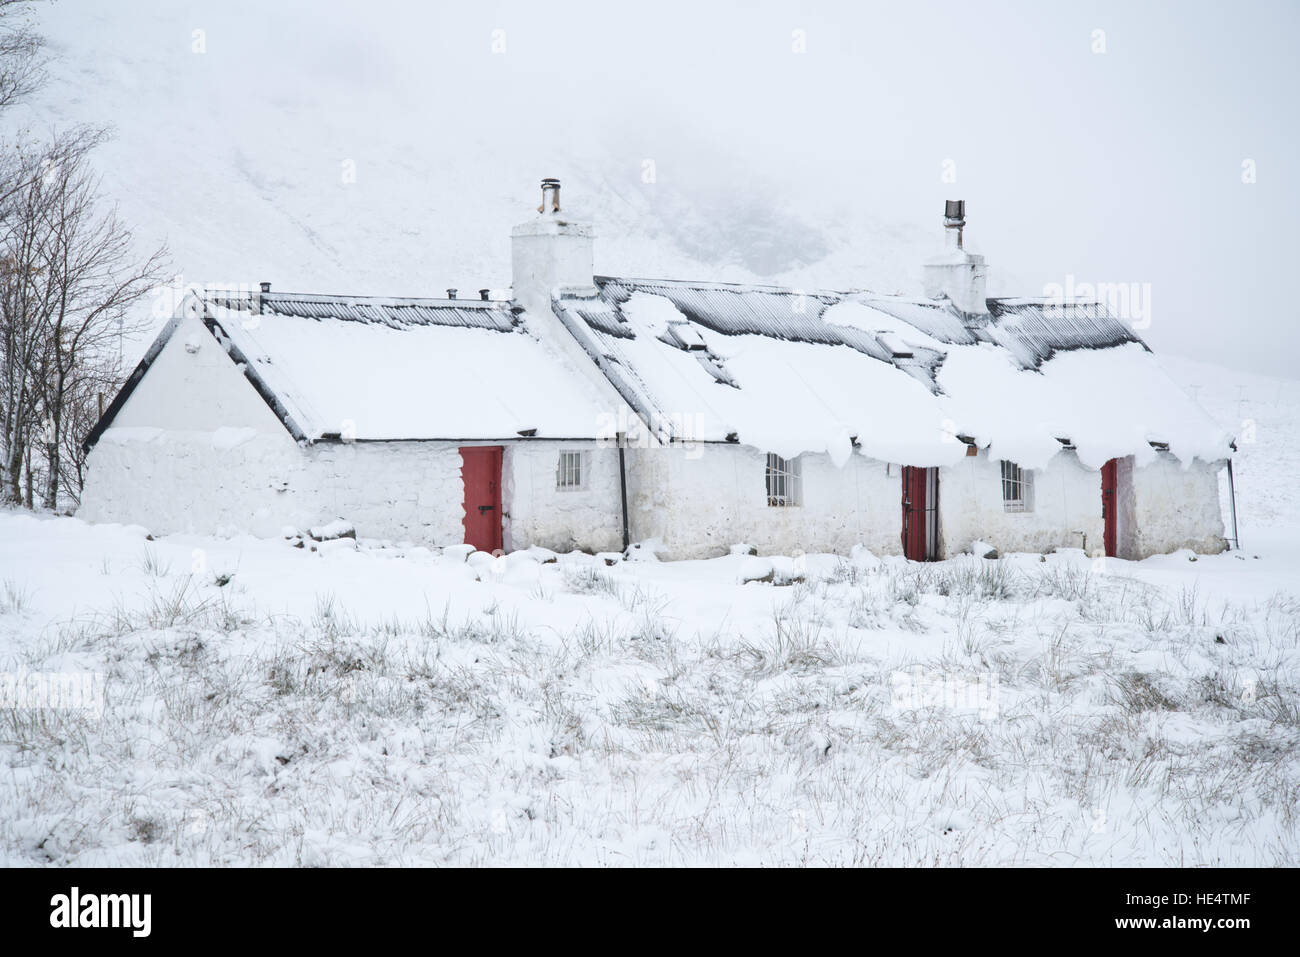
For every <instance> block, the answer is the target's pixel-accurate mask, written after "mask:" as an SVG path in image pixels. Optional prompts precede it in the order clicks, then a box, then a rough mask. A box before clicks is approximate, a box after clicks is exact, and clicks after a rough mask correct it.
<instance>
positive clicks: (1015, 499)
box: [1002, 459, 1034, 512]
mask: <svg viewBox="0 0 1300 957" xmlns="http://www.w3.org/2000/svg"><path fill="white" fill-rule="evenodd" d="M1033 498H1034V473H1033V472H1027V471H1025V470H1024V469H1022V468H1021V467H1020V466H1019V465H1017V464H1016V463H1015V462H1008V461H1007V460H1006V459H1003V460H1002V508H1003V509H1004V510H1005V511H1008V512H1028V511H1030V510H1031V509H1032V508H1033Z"/></svg>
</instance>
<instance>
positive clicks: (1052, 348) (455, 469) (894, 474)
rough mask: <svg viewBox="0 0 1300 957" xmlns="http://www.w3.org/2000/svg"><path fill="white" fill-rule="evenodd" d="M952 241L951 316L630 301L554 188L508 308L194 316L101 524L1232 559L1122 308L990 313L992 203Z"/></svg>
mask: <svg viewBox="0 0 1300 957" xmlns="http://www.w3.org/2000/svg"><path fill="white" fill-rule="evenodd" d="M944 225H945V232H946V234H947V236H948V237H949V241H948V248H947V249H946V250H945V252H944V253H943V254H942V255H940V256H937V257H936V258H935V259H933V260H931V261H930V262H929V263H927V264H926V265H925V274H924V275H925V286H926V292H927V294H928V296H929V298H927V299H923V300H915V299H906V298H898V297H889V296H878V295H874V294H872V293H869V292H808V293H805V292H800V291H795V290H790V289H781V288H775V287H759V286H735V285H726V284H719V283H696V282H682V281H676V280H649V279H627V278H611V277H602V276H595V275H593V234H592V230H591V228H590V226H588V225H585V224H582V223H577V222H573V221H570V220H569V219H568V218H567V217H566V216H565V214H564V213H563V212H562V211H561V209H560V204H559V183H558V181H554V180H546V181H544V182H543V204H542V206H541V207H540V208H539V211H538V214H537V215H536V216H535V217H532V218H530V219H529V220H528V221H527V222H525V223H523V224H522V225H520V226H517V227H516V228H515V230H514V232H513V237H512V240H513V273H514V275H513V289H512V298H511V299H510V300H509V301H492V300H489V298H488V294H487V291H486V290H483V291H481V294H480V298H479V299H473V300H466V299H461V298H456V297H455V295H454V292H452V291H450V290H449V297H448V298H445V299H386V298H378V297H362V296H334V295H308V294H298V293H285V292H273V291H272V290H271V287H270V285H269V284H266V283H263V284H262V285H261V288H260V290H259V291H251V292H211V291H209V292H202V293H195V294H191V295H190V296H188V297H187V298H186V299H185V301H184V302H183V303H182V305H181V307H180V309H179V310H178V312H177V314H176V316H175V317H174V318H173V319H172V320H171V322H170V323H169V324H168V325H167V327H166V328H165V329H164V330H163V332H162V333H161V335H159V337H158V339H157V341H155V342H154V344H153V345H152V347H151V348H150V349H149V351H148V353H147V354H146V355H145V357H144V359H143V361H142V362H141V363H140V365H139V366H138V367H137V368H136V369H135V371H134V372H133V373H132V375H131V377H130V378H129V380H128V381H127V383H126V385H125V387H124V388H123V389H122V391H121V393H120V394H119V395H118V396H117V397H116V399H115V400H114V401H113V403H112V404H111V405H110V407H109V408H108V409H107V411H106V412H105V414H104V416H103V418H102V420H101V421H100V422H99V423H98V425H97V426H96V427H95V429H94V430H93V432H92V433H91V434H90V436H89V437H88V438H87V446H88V448H90V450H91V451H90V458H89V477H88V481H87V484H86V488H85V492H84V495H83V499H82V505H81V512H80V514H81V515H82V516H84V517H85V518H87V519H89V520H91V521H100V522H131V523H138V524H142V525H145V526H146V527H148V528H149V529H150V530H151V531H153V532H154V533H156V534H167V533H172V532H182V531H189V532H202V533H215V534H227V533H232V532H236V531H247V532H252V533H254V534H257V535H263V536H269V535H275V534H279V533H280V532H281V531H282V530H283V529H284V528H285V527H286V526H292V527H294V528H296V529H302V528H308V527H311V526H314V525H319V524H322V523H324V522H327V521H329V520H332V519H335V518H340V517H341V518H343V519H345V520H347V521H349V522H351V523H352V524H353V525H354V526H355V528H356V531H357V534H358V535H360V536H362V537H371V538H380V539H390V540H397V541H416V542H423V543H428V544H433V545H449V544H456V543H462V542H465V543H469V544H473V545H475V546H477V547H478V548H480V549H483V550H488V551H491V550H494V549H498V548H500V549H505V550H507V551H510V550H514V549H520V548H526V547H528V546H531V545H540V546H545V547H547V548H552V549H556V550H569V549H585V550H588V551H618V550H621V549H624V548H626V547H627V545H628V543H629V542H637V541H647V540H657V541H658V542H659V543H660V544H661V548H662V551H661V555H662V556H663V557H665V558H670V559H680V558H701V557H708V556H713V555H719V554H723V553H725V552H726V551H727V550H728V549H729V547H730V546H731V545H732V544H733V543H737V542H746V543H749V544H751V545H753V546H755V547H757V548H758V549H759V550H760V551H761V552H764V553H787V554H788V553H792V552H795V551H798V550H802V551H806V552H847V551H848V550H849V549H851V548H852V547H853V546H854V545H856V544H859V543H861V544H864V545H866V546H867V547H868V548H870V549H871V550H872V551H874V552H877V553H880V554H899V553H902V554H905V555H907V556H908V557H909V558H914V559H918V560H926V559H934V558H940V557H944V556H949V555H952V554H956V553H958V552H960V551H963V550H965V549H967V548H969V547H970V545H971V543H972V542H973V541H975V540H982V541H985V542H988V543H991V544H993V545H995V546H996V547H998V548H1000V549H1002V550H1004V551H1017V550H1030V551H1046V550H1050V549H1052V548H1055V547H1084V548H1086V549H1087V550H1088V551H1090V552H1094V553H1100V552H1101V551H1103V550H1104V552H1105V553H1106V554H1108V555H1117V556H1121V557H1126V558H1140V557H1144V556H1147V555H1151V554H1155V553H1159V552H1167V551H1170V550H1173V549H1176V548H1192V549H1195V550H1197V551H1202V552H1216V551H1220V550H1222V549H1223V548H1224V547H1225V537H1224V525H1223V517H1222V515H1221V512H1220V507H1219V474H1220V472H1221V471H1222V470H1223V468H1224V466H1225V464H1226V463H1227V462H1228V459H1229V455H1230V453H1231V450H1232V446H1231V444H1230V437H1229V436H1228V435H1227V434H1225V433H1224V432H1223V431H1222V430H1221V429H1220V428H1219V427H1217V426H1216V425H1215V424H1214V423H1213V422H1211V421H1210V420H1209V419H1208V418H1207V416H1206V415H1205V413H1204V412H1202V411H1201V409H1200V408H1199V407H1198V406H1197V405H1196V404H1195V403H1194V402H1192V400H1191V399H1190V398H1189V397H1188V396H1187V395H1185V394H1184V393H1183V392H1182V390H1180V389H1179V388H1178V387H1177V386H1176V385H1175V384H1174V383H1173V382H1172V381H1171V380H1170V379H1169V377H1168V376H1167V375H1166V374H1165V373H1164V372H1163V371H1162V370H1161V368H1160V367H1159V365H1158V364H1157V363H1156V361H1155V358H1154V356H1153V355H1152V354H1151V351H1150V349H1148V348H1147V346H1146V345H1145V344H1144V343H1143V342H1142V341H1141V339H1140V338H1139V337H1138V336H1137V335H1136V334H1135V333H1134V331H1133V329H1132V327H1131V325H1130V324H1128V323H1126V322H1124V321H1122V320H1121V319H1119V318H1117V317H1114V316H1112V315H1110V314H1108V312H1107V310H1106V308H1105V307H1104V306H1103V305H1100V304H1097V303H1078V302H1071V303H1057V302H1048V301H1042V300H1031V299H989V298H986V296H985V294H984V263H983V258H982V257H979V256H975V255H972V254H970V253H968V252H966V251H965V249H964V248H963V246H962V239H961V236H962V229H963V227H964V225H965V220H964V205H963V204H961V203H949V204H948V208H947V210H946V216H945V220H944Z"/></svg>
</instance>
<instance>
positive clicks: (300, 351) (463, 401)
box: [87, 292, 609, 445]
mask: <svg viewBox="0 0 1300 957" xmlns="http://www.w3.org/2000/svg"><path fill="white" fill-rule="evenodd" d="M189 308H193V309H194V310H195V314H197V315H201V316H202V318H203V320H204V323H205V324H206V325H207V327H208V329H209V330H210V331H211V332H212V334H213V335H214V336H215V337H216V338H217V340H218V341H219V342H220V343H221V344H222V345H223V346H224V347H225V349H226V351H227V352H228V353H229V354H230V357H231V359H232V360H233V361H235V362H236V363H238V364H239V365H240V367H241V368H242V369H243V371H244V373H245V375H246V376H247V378H248V379H249V381H250V382H251V383H252V384H253V386H254V387H255V388H256V389H257V390H258V392H259V393H260V394H261V395H262V397H263V398H264V399H265V400H266V402H267V403H268V405H270V406H271V408H272V409H273V410H274V411H275V412H276V414H277V415H279V417H280V419H281V421H283V422H284V424H285V427H286V428H287V429H288V430H289V432H290V433H292V434H293V436H294V437H295V438H297V439H299V440H300V441H308V442H315V441H318V440H321V439H327V440H328V439H334V438H355V439H356V440H357V441H367V440H385V439H408V440H409V439H453V440H455V439H468V440H473V439H509V438H515V437H520V436H530V437H532V436H535V437H537V438H571V439H578V438H595V437H598V434H597V430H598V426H599V424H600V422H601V421H602V415H605V414H607V413H608V411H609V409H608V401H607V399H606V398H605V397H603V396H601V395H600V393H599V392H598V390H597V388H596V386H595V385H594V384H593V383H592V381H591V380H590V379H588V378H586V377H584V376H583V375H581V374H579V371H578V370H577V369H576V368H575V364H574V363H572V362H569V361H566V360H565V358H564V357H563V355H562V354H561V353H560V352H559V350H557V349H556V348H555V347H554V346H553V345H548V344H546V343H544V342H542V341H541V340H540V339H538V338H537V337H536V336H534V335H533V334H531V333H530V332H529V331H528V329H527V326H526V324H525V323H524V322H522V321H521V315H522V314H521V310H519V309H518V308H516V307H514V306H512V305H511V304H510V303H507V302H496V301H491V302H490V301H484V300H466V299H391V298H381V297H373V296H322V295H306V294H300V293H273V292H267V293H239V294H235V293H211V292H209V293H206V294H205V295H204V296H203V297H201V298H198V297H195V298H192V299H191V300H190V306H189ZM174 328H175V326H174V324H173V326H170V327H169V328H168V329H167V330H165V331H164V333H163V335H162V336H160V337H159V341H158V342H156V343H155V344H154V346H153V347H152V348H151V349H150V351H149V353H148V354H147V355H146V357H145V362H144V363H142V364H141V365H142V367H145V366H147V363H148V362H149V361H151V359H152V357H154V356H156V355H157V354H158V352H159V351H160V350H161V348H162V346H163V345H164V344H165V340H166V338H167V337H169V336H170V335H171V334H172V332H173V331H174ZM143 372H144V369H143V368H142V369H138V370H137V371H136V373H134V374H133V375H132V377H131V379H130V380H129V381H128V384H127V388H126V390H124V393H127V394H129V390H130V389H131V388H132V387H133V386H134V384H135V383H136V382H138V381H139V378H140V377H141V376H142V375H143ZM125 398H126V394H124V395H122V396H120V397H119V398H118V400H116V401H115V403H114V406H113V407H112V408H110V410H109V412H108V413H107V414H106V415H105V417H104V420H103V421H101V422H100V424H99V425H98V426H97V427H96V429H95V431H94V432H93V433H92V434H91V436H90V437H89V439H88V440H87V443H88V445H93V444H94V442H95V441H96V440H97V439H98V437H99V435H100V434H101V433H102V432H103V431H104V429H105V428H106V427H107V426H108V424H109V422H110V421H111V418H112V416H113V414H115V413H116V411H117V409H118V408H120V407H121V404H122V402H123V401H124V400H125Z"/></svg>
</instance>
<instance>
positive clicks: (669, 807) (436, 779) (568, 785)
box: [0, 363, 1300, 866]
mask: <svg viewBox="0 0 1300 957" xmlns="http://www.w3.org/2000/svg"><path fill="white" fill-rule="evenodd" d="M1169 365H1170V367H1171V371H1174V373H1175V375H1176V376H1178V377H1180V378H1182V380H1183V381H1185V382H1188V383H1189V384H1192V385H1200V386H1201V388H1200V389H1199V390H1197V391H1198V394H1199V397H1200V399H1201V401H1202V402H1203V403H1204V404H1206V405H1207V407H1208V408H1209V410H1210V411H1211V413H1213V414H1215V415H1217V417H1218V418H1219V419H1220V420H1221V421H1223V422H1224V424H1225V425H1233V424H1235V423H1237V422H1239V421H1241V420H1245V419H1253V420H1255V422H1256V431H1255V433H1254V439H1255V440H1254V441H1253V442H1251V443H1245V444H1243V446H1242V453H1241V456H1240V457H1239V459H1238V478H1239V497H1240V498H1241V503H1240V504H1241V526H1242V527H1241V536H1242V540H1243V544H1244V545H1245V547H1246V549H1245V551H1243V552H1241V553H1229V554H1226V555H1221V556H1214V557H1206V556H1202V557H1199V558H1197V559H1195V560H1193V557H1192V556H1191V555H1189V554H1188V553H1180V554H1175V555H1169V556H1163V557H1159V558H1153V559H1149V560H1147V561H1144V562H1140V563H1128V562H1122V561H1115V560H1108V561H1105V562H1102V563H1096V562H1094V561H1093V560H1091V559H1089V558H1086V557H1085V556H1083V555H1082V554H1081V553H1079V552H1064V553H1059V554H1055V555H1050V556H1046V558H1045V559H1044V558H1041V557H1040V556H1037V555H1017V556H1011V557H1009V558H1006V559H1003V560H1000V561H987V560H982V559H975V558H972V557H964V558H959V559H954V560H952V561H948V562H943V563H939V564H935V565H929V566H920V565H915V564H908V563H905V562H903V561H901V560H886V561H883V562H881V561H877V560H875V559H873V558H871V557H870V556H865V555H859V556H857V557H856V558H850V557H842V558H837V557H834V556H808V557H806V558H803V559H800V560H796V559H789V558H787V559H776V560H774V561H771V562H765V561H764V560H755V559H751V558H748V557H746V556H740V555H737V556H731V557H727V558H721V559H716V560H713V561H708V562H685V563H672V564H668V563H664V564H658V563H649V562H645V563H640V562H638V563H622V564H617V565H614V566H608V565H606V564H605V562H604V561H603V560H601V559H597V558H592V557H589V556H582V555H568V556H560V557H559V560H558V561H556V562H553V563H543V562H542V561H540V560H539V559H545V558H547V557H548V556H546V555H544V554H539V555H532V556H529V555H521V556H513V557H511V558H510V559H508V560H506V561H504V562H502V561H497V562H495V563H493V562H491V561H490V560H488V559H487V556H471V557H470V559H469V560H468V561H466V560H465V558H464V556H463V554H461V553H453V554H438V553H437V552H436V551H431V550H428V549H424V548H414V547H396V546H391V545H390V546H386V547H385V546H381V545H380V544H379V543H367V542H362V543H360V545H357V544H355V543H353V542H352V541H350V540H342V541H339V542H332V543H325V544H323V545H321V546H319V547H318V550H316V551H312V550H310V548H309V547H307V548H301V549H299V548H294V547H293V545H292V544H291V543H289V542H285V541H259V540H255V539H234V540H217V539H206V538H197V537H186V536H173V537H169V538H166V539H163V540H159V541H148V540H146V538H145V535H146V533H145V530H144V529H140V528H123V527H119V526H103V527H95V526H90V525H87V524H85V523H83V522H80V521H78V520H75V519H67V518H58V519H54V518H49V517H34V516H31V515H27V514H17V513H0V672H3V673H5V674H8V675H11V676H13V675H17V674H20V673H21V674H23V675H25V676H28V677H30V676H31V675H33V674H47V673H60V674H68V673H90V674H93V675H98V676H102V678H98V679H94V681H95V682H101V683H94V684H93V688H94V691H95V692H97V691H98V690H99V689H100V688H102V689H103V695H104V707H103V710H102V713H96V712H95V711H93V710H92V711H89V712H77V711H70V710H49V709H46V710H24V709H17V710H15V709H5V710H0V765H2V766H3V771H2V772H0V855H3V856H2V857H0V860H3V862H5V863H8V864H44V863H57V864H78V865H96V864H208V863H221V864H286V865H292V864H376V863H377V864H422V863H450V864H476V863H494V864H497V863H524V864H612V865H619V864H730V863H741V864H801V863H810V864H822V863H828V864H897V865H909V864H919V865H931V864H940V865H955V864H963V865H994V864H1046V865H1075V864H1107V865H1110V864H1117V865H1118V864H1139V865H1142V864H1170V865H1199V864H1247V865H1278V864H1286V865H1291V866H1295V865H1297V864H1300V833H1297V820H1296V808H1297V806H1298V805H1300V750H1298V749H1297V745H1298V744H1300V598H1297V597H1296V594H1295V590H1294V589H1295V584H1294V583H1295V580H1296V572H1297V570H1298V569H1300V547H1297V546H1296V544H1295V541H1296V533H1297V531H1298V529H1297V527H1296V526H1297V521H1296V515H1297V510H1296V492H1295V491H1294V486H1293V485H1292V484H1290V483H1291V476H1293V475H1294V474H1295V471H1294V467H1295V465H1296V463H1295V462H1294V457H1295V453H1294V451H1292V450H1293V449H1294V448H1295V446H1296V441H1295V440H1296V439H1297V438H1298V437H1300V415H1298V412H1300V383H1296V382H1288V381H1285V380H1269V379H1262V378H1259V377H1249V376H1237V375H1234V374H1230V373H1226V372H1225V371H1224V370H1222V369H1214V368H1211V367H1203V366H1196V365H1194V364H1188V363H1170V364H1169ZM1256 556H1258V557H1256ZM768 572H771V573H772V574H771V579H772V580H771V581H751V582H748V583H742V581H741V580H742V579H743V578H746V577H767V576H766V573H768ZM222 582H224V584H222ZM0 690H2V689H0Z"/></svg>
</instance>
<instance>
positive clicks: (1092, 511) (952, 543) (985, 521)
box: [939, 450, 1105, 556]
mask: <svg viewBox="0 0 1300 957" xmlns="http://www.w3.org/2000/svg"><path fill="white" fill-rule="evenodd" d="M1031 484H1032V491H1031V493H1030V505H1029V508H1028V509H1027V510H1026V511H1023V512H1008V511H1006V508H1005V506H1004V504H1003V501H1002V460H1001V459H999V458H998V457H996V456H991V455H989V453H988V452H987V451H984V450H981V451H980V453H979V454H978V455H975V456H969V457H967V458H964V459H962V460H961V461H960V462H959V463H958V464H957V465H954V466H950V467H946V468H941V469H940V470H939V537H940V543H941V549H942V551H941V553H942V554H943V555H945V556H952V555H957V554H960V553H961V552H964V551H966V550H968V549H969V548H970V545H971V542H973V541H974V540H975V539H980V540H982V541H985V542H988V543H989V544H990V545H994V546H996V547H997V548H998V549H999V550H1000V551H1004V552H1049V551H1051V550H1052V549H1053V548H1058V547H1068V548H1084V547H1086V548H1087V550H1088V551H1089V552H1090V553H1091V552H1092V551H1093V550H1094V549H1097V548H1104V547H1105V540H1104V531H1105V528H1104V523H1103V520H1102V515H1101V473H1100V472H1098V471H1097V470H1096V469H1089V468H1085V467H1084V466H1083V465H1082V464H1081V463H1080V462H1079V460H1078V458H1077V457H1076V456H1075V454H1074V453H1073V452H1068V451H1062V452H1060V453H1058V454H1057V455H1056V457H1055V458H1053V459H1052V461H1051V462H1049V463H1048V466H1047V468H1045V469H1038V470H1036V471H1034V472H1033V478H1032V480H1031ZM1084 536H1087V538H1086V546H1085V538H1084Z"/></svg>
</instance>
